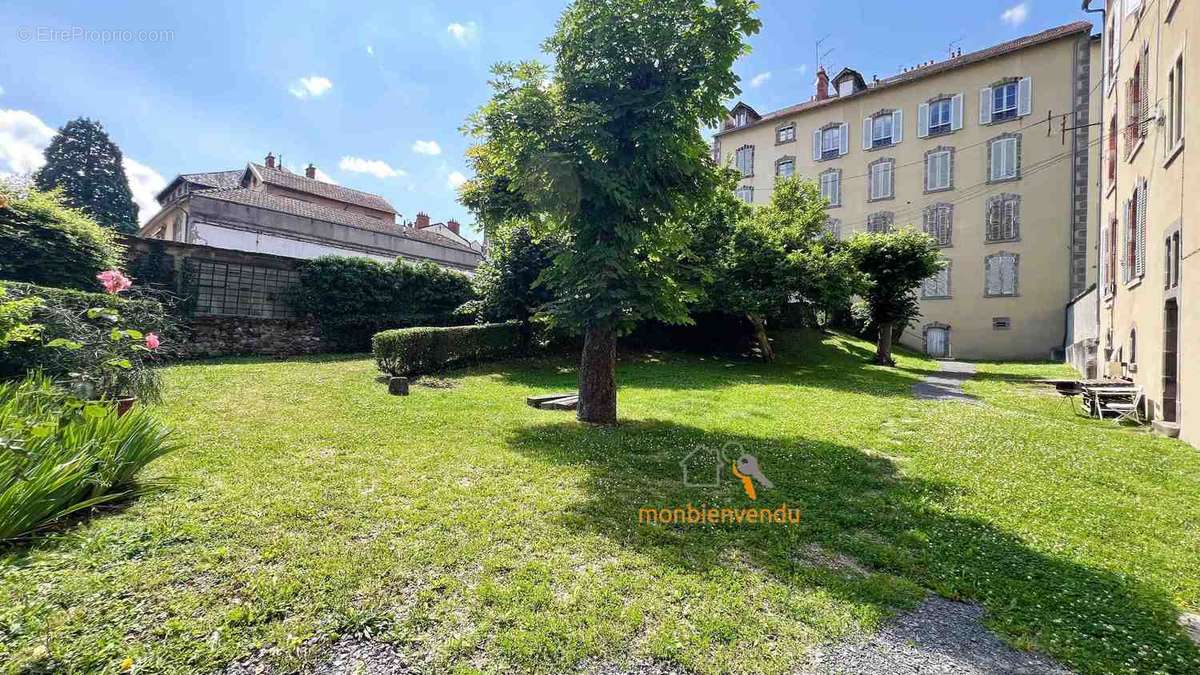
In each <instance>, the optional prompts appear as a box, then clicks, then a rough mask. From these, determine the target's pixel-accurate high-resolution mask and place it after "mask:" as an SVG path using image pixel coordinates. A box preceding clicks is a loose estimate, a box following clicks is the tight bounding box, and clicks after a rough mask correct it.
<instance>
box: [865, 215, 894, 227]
mask: <svg viewBox="0 0 1200 675" xmlns="http://www.w3.org/2000/svg"><path fill="white" fill-rule="evenodd" d="M894 220H895V215H894V214H893V213H892V212H891V211H879V212H877V213H872V214H871V215H869V216H867V232H891V231H892V223H893V222H894Z"/></svg>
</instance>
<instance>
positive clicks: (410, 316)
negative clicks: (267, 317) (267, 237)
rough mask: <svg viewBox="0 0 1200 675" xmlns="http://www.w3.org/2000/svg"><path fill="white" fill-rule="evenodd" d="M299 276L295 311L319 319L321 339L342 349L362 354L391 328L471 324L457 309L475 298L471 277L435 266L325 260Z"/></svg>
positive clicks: (306, 267) (294, 294) (303, 268)
mask: <svg viewBox="0 0 1200 675" xmlns="http://www.w3.org/2000/svg"><path fill="white" fill-rule="evenodd" d="M299 273H300V283H299V284H298V285H297V287H296V288H295V289H294V291H293V292H292V293H291V294H290V296H289V301H290V303H291V305H292V307H293V308H294V309H295V310H296V313H297V314H300V315H301V316H311V317H313V318H315V319H316V320H317V322H318V323H319V324H320V326H321V337H322V339H323V340H325V341H326V342H327V343H328V344H330V345H332V346H333V347H334V348H335V349H338V350H343V351H363V350H365V349H367V348H368V347H369V346H370V342H371V336H372V335H374V334H375V333H378V332H380V331H384V330H388V329H392V328H408V327H414V326H453V325H459V324H463V323H469V322H470V319H469V317H464V316H459V315H456V314H455V311H454V310H456V309H457V308H458V307H459V306H461V305H462V304H463V303H464V302H467V301H468V300H470V299H471V298H472V297H474V294H473V291H472V290H471V280H470V278H469V277H467V275H465V274H462V273H460V272H454V271H451V270H448V269H444V268H442V267H439V266H437V265H435V264H433V263H430V262H424V263H420V264H417V265H413V264H411V263H407V262H404V261H402V260H397V261H395V262H393V263H381V262H377V261H375V260H369V259H366V258H349V257H343V256H325V257H321V258H316V259H315V260H309V261H308V262H306V263H304V264H303V265H301V266H300V269H299Z"/></svg>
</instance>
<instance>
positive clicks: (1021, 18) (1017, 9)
mask: <svg viewBox="0 0 1200 675" xmlns="http://www.w3.org/2000/svg"><path fill="white" fill-rule="evenodd" d="M1027 18H1029V3H1028V2H1022V3H1020V4H1016V5H1013V6H1012V7H1009V8H1008V9H1006V10H1004V13H1003V14H1001V15H1000V20H1001V21H1003V22H1004V23H1006V24H1008V25H1010V26H1020V25H1021V24H1023V23H1025V19H1027Z"/></svg>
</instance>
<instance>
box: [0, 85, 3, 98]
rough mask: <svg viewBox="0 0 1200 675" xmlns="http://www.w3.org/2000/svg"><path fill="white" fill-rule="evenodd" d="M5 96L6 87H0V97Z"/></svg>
mask: <svg viewBox="0 0 1200 675" xmlns="http://www.w3.org/2000/svg"><path fill="white" fill-rule="evenodd" d="M3 95H4V87H0V96H3Z"/></svg>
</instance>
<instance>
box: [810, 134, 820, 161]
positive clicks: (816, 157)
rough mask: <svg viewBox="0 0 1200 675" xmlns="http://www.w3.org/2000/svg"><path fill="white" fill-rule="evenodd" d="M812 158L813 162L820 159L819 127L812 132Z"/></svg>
mask: <svg viewBox="0 0 1200 675" xmlns="http://www.w3.org/2000/svg"><path fill="white" fill-rule="evenodd" d="M812 158H813V161H814V162H815V161H817V160H819V159H821V130H820V129H817V130H816V131H814V132H813V151H812Z"/></svg>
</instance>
